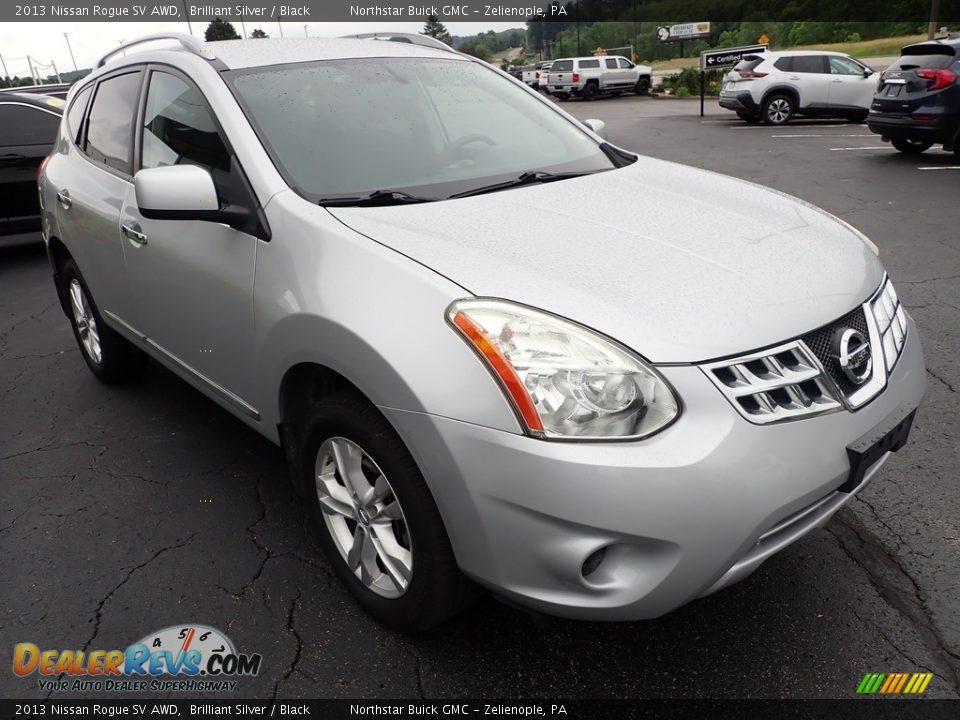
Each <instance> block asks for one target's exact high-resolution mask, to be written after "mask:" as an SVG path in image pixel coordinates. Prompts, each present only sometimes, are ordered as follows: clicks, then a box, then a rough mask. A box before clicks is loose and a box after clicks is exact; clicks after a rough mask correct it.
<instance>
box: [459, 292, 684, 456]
mask: <svg viewBox="0 0 960 720" xmlns="http://www.w3.org/2000/svg"><path fill="white" fill-rule="evenodd" d="M447 319H448V320H449V321H450V323H451V324H452V325H453V327H454V328H456V329H457V330H458V331H459V332H460V334H461V335H462V336H463V337H464V338H465V339H466V340H467V342H469V343H470V345H471V346H472V347H473V348H474V350H475V351H476V352H477V354H478V355H479V356H480V357H481V358H482V359H483V360H484V362H485V363H486V365H487V367H488V368H489V369H490V371H491V372H492V373H493V375H494V377H496V378H497V380H499V382H500V384H501V385H502V386H503V389H504V391H505V392H506V395H507V397H508V398H509V399H510V401H511V402H512V404H513V406H514V408H515V410H516V411H517V415H518V416H519V417H520V419H521V420H522V421H523V424H524V426H525V427H526V430H527V432H528V433H529V434H531V435H535V436H537V437H545V438H578V439H602V440H610V439H625V438H640V437H646V436H648V435H652V434H653V433H655V432H657V431H659V430H662V429H663V428H665V427H666V426H667V425H669V424H670V423H671V422H673V420H674V419H675V418H676V417H677V415H678V414H679V412H680V407H679V403H678V402H677V398H676V396H675V395H674V393H673V390H672V389H671V388H670V386H669V385H667V382H666V381H665V380H664V379H663V378H661V377H660V375H659V374H658V373H657V372H656V371H655V370H654V369H653V368H651V367H650V366H649V365H647V364H646V363H645V362H644V361H643V360H641V359H640V358H639V357H637V356H636V355H634V354H633V353H631V352H630V351H629V350H627V349H626V348H624V347H621V346H620V345H617V344H616V343H615V342H613V341H612V340H609V339H608V338H605V337H603V336H602V335H600V334H598V333H595V332H593V331H592V330H589V329H587V328H585V327H583V326H581V325H577V324H576V323H573V322H570V321H569V320H564V319H563V318H559V317H557V316H555V315H550V314H549V313H545V312H541V311H539V310H534V309H533V308H529V307H526V306H524V305H518V304H516V303H512V302H507V301H505V300H484V299H476V300H473V299H471V300H458V301H457V302H455V303H453V304H452V305H451V306H450V308H449V310H448V311H447Z"/></svg>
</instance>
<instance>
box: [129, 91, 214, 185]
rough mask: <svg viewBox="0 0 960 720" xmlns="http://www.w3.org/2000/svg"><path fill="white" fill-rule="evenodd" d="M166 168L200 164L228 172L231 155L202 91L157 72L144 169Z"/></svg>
mask: <svg viewBox="0 0 960 720" xmlns="http://www.w3.org/2000/svg"><path fill="white" fill-rule="evenodd" d="M162 165H200V166H201V167H204V168H206V169H207V170H210V171H211V172H213V171H221V172H225V173H226V172H229V171H230V153H229V152H227V148H226V146H225V145H224V142H223V139H222V138H221V137H220V133H219V131H218V130H217V126H216V123H215V122H214V120H213V113H212V112H211V110H210V108H209V107H207V103H206V101H205V100H204V99H203V96H202V95H201V94H200V91H199V90H197V89H196V88H195V87H193V86H192V85H188V84H187V83H186V82H184V81H183V80H181V79H180V78H178V77H175V76H173V75H170V74H168V73H164V72H154V73H152V74H151V75H150V87H149V90H148V91H147V107H146V112H145V113H144V118H143V151H142V166H143V167H145V168H154V167H160V166H162Z"/></svg>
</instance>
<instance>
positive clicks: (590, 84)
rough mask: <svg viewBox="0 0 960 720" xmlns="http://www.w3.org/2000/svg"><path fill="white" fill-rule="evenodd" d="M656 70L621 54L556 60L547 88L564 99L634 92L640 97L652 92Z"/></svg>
mask: <svg viewBox="0 0 960 720" xmlns="http://www.w3.org/2000/svg"><path fill="white" fill-rule="evenodd" d="M652 77H653V70H652V69H651V68H650V66H649V65H634V64H633V63H632V62H630V61H629V60H627V58H625V57H622V56H620V55H603V56H598V57H579V58H563V59H561V60H554V61H553V65H551V67H550V72H549V73H547V80H546V85H547V87H546V88H544V87H543V85H544V83H543V81H542V79H541V83H540V86H541V89H542V90H545V91H546V92H547V93H548V94H550V95H556V96H557V97H558V98H560V99H561V100H566V99H567V98H569V97H571V96H574V95H576V96H578V97H582V98H583V99H584V100H593V99H594V98H596V97H598V96H599V95H619V94H620V93H621V92H623V91H624V90H631V91H633V92H635V93H637V95H646V94H647V93H648V92H650V85H651V78H652Z"/></svg>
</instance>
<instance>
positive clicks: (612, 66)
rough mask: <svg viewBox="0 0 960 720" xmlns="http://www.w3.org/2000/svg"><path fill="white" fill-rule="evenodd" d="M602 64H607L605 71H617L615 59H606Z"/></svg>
mask: <svg viewBox="0 0 960 720" xmlns="http://www.w3.org/2000/svg"><path fill="white" fill-rule="evenodd" d="M604 62H605V63H606V64H607V69H608V70H616V69H617V60H616V58H607V59H606V60H604Z"/></svg>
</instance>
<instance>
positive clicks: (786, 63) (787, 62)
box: [773, 57, 793, 72]
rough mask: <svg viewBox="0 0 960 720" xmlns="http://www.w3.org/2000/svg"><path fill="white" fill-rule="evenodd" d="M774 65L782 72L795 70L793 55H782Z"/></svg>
mask: <svg viewBox="0 0 960 720" xmlns="http://www.w3.org/2000/svg"><path fill="white" fill-rule="evenodd" d="M773 66H774V67H775V68H776V69H777V70H780V71H782V72H791V71H792V70H793V58H792V57H782V58H777V61H776V62H775V63H774V64H773Z"/></svg>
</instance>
